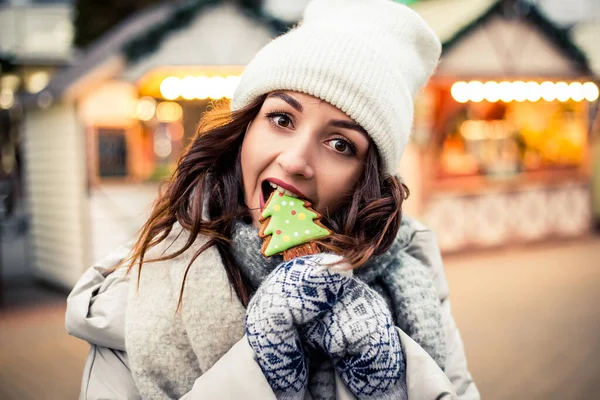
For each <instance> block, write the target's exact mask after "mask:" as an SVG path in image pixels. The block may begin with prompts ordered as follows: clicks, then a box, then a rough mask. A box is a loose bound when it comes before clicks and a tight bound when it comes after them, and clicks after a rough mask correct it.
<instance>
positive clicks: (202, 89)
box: [194, 76, 210, 100]
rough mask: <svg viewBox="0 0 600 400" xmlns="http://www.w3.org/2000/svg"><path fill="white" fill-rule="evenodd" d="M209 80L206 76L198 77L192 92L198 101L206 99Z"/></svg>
mask: <svg viewBox="0 0 600 400" xmlns="http://www.w3.org/2000/svg"><path fill="white" fill-rule="evenodd" d="M209 86H210V80H209V79H208V78H207V77H206V76H198V77H197V78H196V83H195V86H194V90H195V93H196V98H197V99H198V100H204V99H208V95H209Z"/></svg>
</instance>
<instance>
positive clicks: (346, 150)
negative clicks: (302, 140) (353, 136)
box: [328, 139, 355, 155]
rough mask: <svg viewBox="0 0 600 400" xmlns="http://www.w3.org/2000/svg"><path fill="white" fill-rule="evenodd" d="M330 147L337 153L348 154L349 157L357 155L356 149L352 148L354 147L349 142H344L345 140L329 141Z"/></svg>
mask: <svg viewBox="0 0 600 400" xmlns="http://www.w3.org/2000/svg"><path fill="white" fill-rule="evenodd" d="M328 144H329V146H331V147H332V148H333V149H334V150H335V151H337V152H339V153H342V154H347V155H352V154H354V153H355V151H354V149H353V148H352V145H351V144H350V143H348V141H346V140H343V139H332V140H329V141H328Z"/></svg>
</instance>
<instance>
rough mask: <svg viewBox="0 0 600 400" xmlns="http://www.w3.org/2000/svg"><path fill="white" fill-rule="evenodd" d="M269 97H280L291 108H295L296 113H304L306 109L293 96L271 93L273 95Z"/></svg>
mask: <svg viewBox="0 0 600 400" xmlns="http://www.w3.org/2000/svg"><path fill="white" fill-rule="evenodd" d="M269 97H279V98H280V99H281V100H283V101H285V102H286V103H288V104H289V105H290V106H292V107H294V108H295V109H296V111H298V112H302V111H304V107H302V104H300V103H299V102H298V100H296V99H295V98H293V97H292V96H290V95H289V94H287V93H283V92H273V93H271V95H270V96H269Z"/></svg>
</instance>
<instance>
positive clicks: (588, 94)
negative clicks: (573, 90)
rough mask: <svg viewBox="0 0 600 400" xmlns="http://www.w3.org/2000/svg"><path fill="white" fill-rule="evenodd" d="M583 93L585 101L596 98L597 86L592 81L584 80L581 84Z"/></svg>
mask: <svg viewBox="0 0 600 400" xmlns="http://www.w3.org/2000/svg"><path fill="white" fill-rule="evenodd" d="M583 94H584V96H585V99H586V100H587V101H596V100H598V86H596V84H595V83H594V82H586V83H584V84H583Z"/></svg>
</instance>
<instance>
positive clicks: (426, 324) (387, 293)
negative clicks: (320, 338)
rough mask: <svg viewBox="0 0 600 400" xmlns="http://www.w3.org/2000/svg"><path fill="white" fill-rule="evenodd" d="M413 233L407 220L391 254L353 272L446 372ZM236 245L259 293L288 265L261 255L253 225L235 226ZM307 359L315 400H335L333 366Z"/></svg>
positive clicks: (433, 300)
mask: <svg viewBox="0 0 600 400" xmlns="http://www.w3.org/2000/svg"><path fill="white" fill-rule="evenodd" d="M414 232H415V227H414V223H413V221H412V220H411V219H409V218H404V219H403V220H402V225H401V227H400V230H399V232H398V235H397V237H396V239H395V241H394V243H393V245H392V246H391V247H390V249H389V250H388V251H387V252H386V253H384V254H382V255H380V256H378V257H373V258H372V259H371V260H369V261H368V262H367V263H366V264H365V265H363V266H362V267H360V268H359V269H358V270H356V271H354V272H355V276H356V277H357V278H358V279H361V280H362V281H364V282H365V283H367V284H368V285H369V286H370V287H371V288H373V289H374V290H376V291H377V292H378V293H379V294H381V295H382V296H383V298H384V299H385V300H386V302H387V303H388V305H389V307H390V310H391V311H392V315H393V316H394V321H395V323H396V325H397V326H398V327H399V328H400V329H402V330H403V331H404V332H405V333H406V334H408V335H409V336H410V337H411V338H412V339H413V340H414V341H415V342H417V343H418V344H419V345H420V346H421V347H422V348H423V349H424V350H425V351H427V353H429V355H430V356H431V357H432V358H433V359H434V360H435V361H436V362H437V364H438V365H439V366H440V367H441V368H442V369H444V364H445V361H446V341H445V336H444V328H443V325H442V319H441V312H440V302H439V297H438V295H437V293H436V290H435V287H434V284H433V279H432V276H431V273H430V271H429V269H428V267H427V266H425V265H423V263H421V262H420V261H419V260H418V259H416V258H415V257H413V256H411V255H410V254H408V253H407V252H406V251H404V249H405V248H406V247H407V246H408V244H409V243H410V241H411V240H412V236H413V234H414ZM232 241H233V246H232V249H233V256H234V258H235V260H236V262H237V264H238V265H239V266H240V268H241V271H242V274H243V275H244V277H245V278H246V279H247V280H248V281H249V282H250V284H251V286H252V287H253V288H254V289H256V288H258V286H260V284H261V282H262V281H263V279H264V278H265V277H266V276H267V275H268V274H269V273H270V272H271V271H272V270H273V269H274V268H275V267H276V266H277V265H279V264H280V263H281V262H282V261H283V258H282V257H281V256H274V257H271V258H268V259H267V258H265V257H263V255H262V254H261V253H260V248H261V246H262V240H261V239H260V238H259V237H258V229H256V228H255V227H254V226H252V225H248V224H245V223H243V222H241V221H238V222H236V224H235V226H234V231H233V235H232ZM308 357H309V363H310V364H309V371H310V376H309V383H308V391H309V392H310V393H311V395H312V396H313V398H314V399H335V378H334V371H333V365H332V363H331V361H330V360H328V359H327V358H326V357H325V356H324V355H322V354H315V353H309V355H308Z"/></svg>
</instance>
